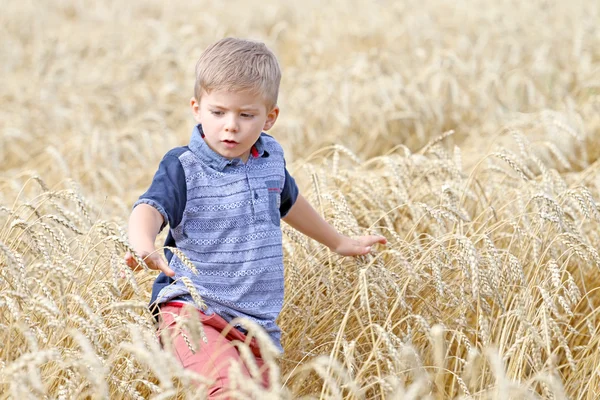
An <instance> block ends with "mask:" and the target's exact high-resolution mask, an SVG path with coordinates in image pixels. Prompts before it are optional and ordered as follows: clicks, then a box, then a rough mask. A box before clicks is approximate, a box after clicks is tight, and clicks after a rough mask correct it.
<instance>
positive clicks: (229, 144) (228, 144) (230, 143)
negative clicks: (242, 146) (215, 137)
mask: <svg viewBox="0 0 600 400" xmlns="http://www.w3.org/2000/svg"><path fill="white" fill-rule="evenodd" d="M221 142H223V144H224V145H225V147H228V148H233V147H235V146H237V145H238V142H236V141H235V140H221Z"/></svg>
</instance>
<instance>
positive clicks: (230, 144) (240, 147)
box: [190, 90, 279, 162]
mask: <svg viewBox="0 0 600 400" xmlns="http://www.w3.org/2000/svg"><path fill="white" fill-rule="evenodd" d="M190 105H191V107H192V112H193V114H194V119H195V120H196V122H198V123H200V124H202V130H203V131H204V141H205V142H206V144H207V145H208V147H210V148H211V149H212V150H213V151H215V152H216V153H218V154H220V155H222V156H223V157H226V158H241V159H242V160H243V161H244V162H246V160H247V159H248V156H249V155H250V150H251V148H252V145H254V143H255V142H256V141H257V140H258V138H259V136H260V134H261V132H262V131H266V130H269V129H270V128H271V127H272V126H273V124H274V123H275V121H276V120H277V116H278V115H279V108H278V107H277V106H275V107H274V108H273V109H272V110H267V106H266V104H265V101H264V99H263V98H262V97H261V96H258V95H256V94H254V93H251V92H232V91H227V90H213V91H211V92H210V93H206V92H205V91H202V95H201V100H200V102H198V101H197V100H196V99H195V98H194V97H192V99H191V100H190Z"/></svg>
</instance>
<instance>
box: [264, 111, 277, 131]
mask: <svg viewBox="0 0 600 400" xmlns="http://www.w3.org/2000/svg"><path fill="white" fill-rule="evenodd" d="M278 116H279V107H277V106H275V107H273V109H272V110H271V111H270V112H269V113H268V114H267V120H266V121H265V126H264V127H263V131H268V130H269V129H271V127H273V125H275V121H277V117H278Z"/></svg>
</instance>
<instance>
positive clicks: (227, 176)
mask: <svg viewBox="0 0 600 400" xmlns="http://www.w3.org/2000/svg"><path fill="white" fill-rule="evenodd" d="M202 137H203V133H202V126H201V125H198V126H196V127H195V128H194V130H193V132H192V137H191V140H190V143H189V145H188V146H185V147H178V148H175V149H173V150H171V151H169V152H168V153H167V154H166V155H165V156H164V158H163V160H162V161H161V163H160V164H159V167H158V171H157V172H156V174H155V176H154V179H153V180H152V184H151V185H150V188H149V189H148V190H147V191H146V193H144V194H143V195H142V196H140V198H139V200H138V201H136V203H135V204H134V207H135V206H137V205H138V204H142V203H143V204H148V205H151V206H153V207H154V208H156V209H157V210H158V212H160V214H161V215H162V216H163V218H164V221H165V222H164V224H163V226H162V227H161V230H162V228H164V227H165V226H166V224H167V223H168V224H169V233H168V236H167V239H166V242H165V246H170V247H176V248H177V249H178V250H180V251H182V252H183V253H184V254H185V255H186V257H187V258H189V259H190V260H191V261H192V263H193V264H194V267H195V269H196V271H193V270H191V269H190V268H188V267H187V266H185V265H184V264H183V262H182V261H181V260H180V259H179V258H178V257H177V256H176V255H174V254H173V253H172V252H170V251H168V250H167V251H165V255H166V257H167V260H168V261H169V266H170V268H171V269H173V271H175V277H174V278H170V277H168V276H166V275H165V274H164V273H162V272H161V273H160V274H159V275H158V277H157V278H156V280H155V282H154V285H153V287H152V298H151V300H150V304H151V306H154V305H159V304H161V303H165V302H167V301H171V300H177V301H183V302H187V303H191V304H195V303H194V300H193V299H192V297H191V295H190V293H189V290H188V289H187V288H186V286H185V285H184V284H183V282H182V281H181V279H180V278H182V277H188V278H189V279H190V280H191V281H192V283H193V285H194V287H195V289H196V290H197V291H198V293H199V294H200V296H202V299H203V300H204V302H205V303H206V306H207V308H206V309H205V310H203V311H204V312H205V313H206V314H207V315H211V314H212V313H215V312H216V313H217V314H219V315H220V316H221V317H223V318H224V319H225V320H226V321H228V322H229V321H231V320H232V319H234V318H236V317H245V318H249V319H251V320H252V321H254V322H256V323H258V324H259V325H261V326H262V327H263V328H264V329H265V330H266V331H267V332H268V333H269V335H270V336H271V338H272V339H273V341H274V343H275V344H276V346H277V347H278V348H279V349H280V350H281V351H282V350H283V349H282V347H281V330H280V329H279V327H278V326H277V324H276V323H275V320H276V318H277V316H278V315H279V313H280V311H281V307H282V305H283V285H284V276H283V249H282V234H281V227H280V219H281V218H282V217H284V216H285V215H286V214H287V212H288V211H289V210H290V208H291V207H292V205H293V204H294V202H295V201H296V198H297V196H298V187H297V186H296V183H295V181H294V179H293V178H292V177H291V176H290V174H289V173H288V171H287V169H286V166H285V159H284V154H283V149H282V148H281V146H280V145H279V143H278V142H277V141H276V140H275V139H274V138H273V137H271V136H269V135H267V134H265V133H262V134H261V136H260V137H259V139H258V140H257V142H256V143H255V144H254V146H253V149H252V154H251V156H250V157H249V158H248V160H247V162H246V163H244V162H243V161H242V160H241V159H231V160H230V159H228V158H225V157H223V156H221V155H219V154H218V153H216V152H214V151H213V150H212V149H211V148H210V147H208V145H207V144H206V143H205V141H204V139H203V138H202ZM153 308H154V309H155V310H156V307H153Z"/></svg>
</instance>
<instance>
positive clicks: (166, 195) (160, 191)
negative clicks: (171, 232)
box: [133, 147, 187, 230]
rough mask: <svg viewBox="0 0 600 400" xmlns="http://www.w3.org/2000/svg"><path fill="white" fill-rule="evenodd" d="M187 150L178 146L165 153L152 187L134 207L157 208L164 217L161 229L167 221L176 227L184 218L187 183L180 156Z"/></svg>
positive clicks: (172, 226)
mask: <svg viewBox="0 0 600 400" xmlns="http://www.w3.org/2000/svg"><path fill="white" fill-rule="evenodd" d="M186 150H187V149H186V148H185V147H178V148H176V149H173V150H171V151H169V152H168V153H167V154H165V156H164V157H163V159H162V161H161V162H160V164H159V165H158V171H156V174H154V178H153V179H152V183H151V184H150V187H149V188H148V190H147V191H146V193H144V194H142V195H141V196H140V198H139V199H138V200H137V201H136V202H135V204H134V205H133V208H135V207H136V206H138V205H140V204H148V205H150V206H152V207H154V208H156V210H157V211H158V212H159V213H160V214H161V215H162V216H163V218H164V222H163V224H162V226H161V227H160V230H162V229H163V228H164V227H165V226H166V224H167V223H168V224H169V226H170V227H171V228H175V227H176V226H178V225H179V223H180V222H181V220H182V218H183V211H184V209H185V203H186V201H187V185H186V182H185V172H184V170H183V166H182V165H181V162H180V161H179V156H180V155H181V154H183V153H184V152H185V151H186Z"/></svg>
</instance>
